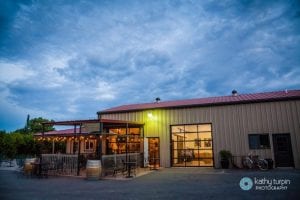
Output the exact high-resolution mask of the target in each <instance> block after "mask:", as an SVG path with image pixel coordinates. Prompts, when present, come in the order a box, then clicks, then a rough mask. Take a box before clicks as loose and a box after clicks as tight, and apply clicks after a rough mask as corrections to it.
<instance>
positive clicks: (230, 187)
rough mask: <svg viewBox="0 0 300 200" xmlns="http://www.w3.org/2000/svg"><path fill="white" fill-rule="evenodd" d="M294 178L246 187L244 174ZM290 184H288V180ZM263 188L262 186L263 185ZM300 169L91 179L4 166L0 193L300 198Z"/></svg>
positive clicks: (86, 196)
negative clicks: (25, 173) (280, 185)
mask: <svg viewBox="0 0 300 200" xmlns="http://www.w3.org/2000/svg"><path fill="white" fill-rule="evenodd" d="M243 177H249V178H250V179H251V180H253V181H255V179H257V180H261V181H263V180H265V181H270V180H289V181H290V184H288V185H287V189H286V190H279V191H273V190H269V191H266V190H261V191H258V190H256V189H255V186H261V185H259V184H258V183H254V185H253V188H252V189H251V190H249V191H244V190H242V189H241V188H240V185H239V183H240V180H241V178H243ZM284 186H285V185H284ZM260 188H261V187H260ZM299 188H300V171H299V170H293V169H288V170H278V169H276V170H271V171H267V172H261V171H245V170H219V169H206V168H167V169H160V170H158V171H154V172H152V173H149V174H146V175H144V176H140V177H137V178H134V179H131V180H127V181H121V180H100V181H87V180H85V179H82V178H72V177H49V178H48V179H36V178H33V179H30V178H24V177H22V176H19V175H18V174H17V172H14V171H4V170H1V171H0V199H5V200H6V199H25V200H26V199H30V200H33V199H42V200H47V199H72V200H75V199H80V200H83V199H91V200H92V199H105V200H106V199H108V200H109V199H112V200H116V199H138V200H144V199H164V200H165V199H166V200H167V199H172V200H174V199H184V200H188V199H243V200H245V199H255V200H258V199H298V198H299V196H300V190H299Z"/></svg>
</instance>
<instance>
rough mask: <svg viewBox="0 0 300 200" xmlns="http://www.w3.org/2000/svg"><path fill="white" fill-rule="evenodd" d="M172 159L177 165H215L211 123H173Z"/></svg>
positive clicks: (173, 163) (174, 164)
mask: <svg viewBox="0 0 300 200" xmlns="http://www.w3.org/2000/svg"><path fill="white" fill-rule="evenodd" d="M171 160H172V166H177V167H196V166H198V167H201V166H205V167H211V166H213V145H212V133H211V124H190V125H171Z"/></svg>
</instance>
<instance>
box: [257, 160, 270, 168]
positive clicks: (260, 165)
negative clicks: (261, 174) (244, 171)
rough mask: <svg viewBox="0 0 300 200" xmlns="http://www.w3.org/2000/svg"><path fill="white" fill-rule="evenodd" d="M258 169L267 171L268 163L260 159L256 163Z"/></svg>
mask: <svg viewBox="0 0 300 200" xmlns="http://www.w3.org/2000/svg"><path fill="white" fill-rule="evenodd" d="M257 165H258V168H259V169H260V170H267V169H268V161H266V160H265V159H260V160H259V161H258V162H257Z"/></svg>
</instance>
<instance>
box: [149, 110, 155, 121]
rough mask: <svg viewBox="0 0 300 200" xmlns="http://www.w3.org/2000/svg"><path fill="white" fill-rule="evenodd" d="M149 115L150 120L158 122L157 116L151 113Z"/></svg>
mask: <svg viewBox="0 0 300 200" xmlns="http://www.w3.org/2000/svg"><path fill="white" fill-rule="evenodd" d="M147 115H148V118H149V119H150V120H153V121H154V120H157V116H154V115H153V114H152V113H151V112H149V113H148V114H147Z"/></svg>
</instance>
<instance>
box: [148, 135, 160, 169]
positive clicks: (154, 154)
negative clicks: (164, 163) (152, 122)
mask: <svg viewBox="0 0 300 200" xmlns="http://www.w3.org/2000/svg"><path fill="white" fill-rule="evenodd" d="M159 155H160V152H159V138H158V137H150V138H148V156H149V157H148V159H149V166H150V168H155V169H156V168H158V167H159V166H160V156H159Z"/></svg>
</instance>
